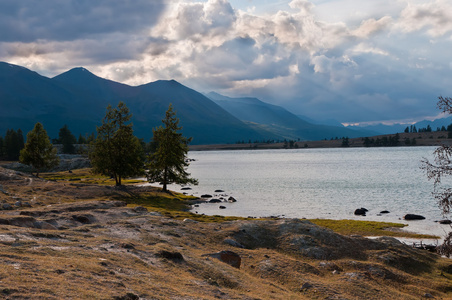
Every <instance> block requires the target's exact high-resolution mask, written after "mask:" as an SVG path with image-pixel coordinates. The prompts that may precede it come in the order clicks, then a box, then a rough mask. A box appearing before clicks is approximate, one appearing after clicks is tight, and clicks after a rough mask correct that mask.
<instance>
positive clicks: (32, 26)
mask: <svg viewBox="0 0 452 300" xmlns="http://www.w3.org/2000/svg"><path fill="white" fill-rule="evenodd" d="M164 8H165V6H164V1H163V0H150V1H149V0H135V1H133V2H132V1H122V0H96V1H90V0H67V1H59V0H44V1H34V0H21V1H16V0H2V1H1V2H0V41H3V42H25V43H29V42H35V41H38V40H59V41H70V40H76V39H84V38H92V37H93V36H98V35H102V34H111V33H117V32H122V33H129V34H130V33H137V31H141V30H145V29H147V28H149V27H150V26H152V25H153V24H155V23H156V22H157V21H158V17H159V15H160V14H161V13H162V11H163V9H164Z"/></svg>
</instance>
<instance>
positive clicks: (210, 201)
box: [209, 199, 222, 203]
mask: <svg viewBox="0 0 452 300" xmlns="http://www.w3.org/2000/svg"><path fill="white" fill-rule="evenodd" d="M221 202H222V201H221V200H220V199H210V200H209V203H221Z"/></svg>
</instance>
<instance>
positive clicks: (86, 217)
mask: <svg viewBox="0 0 452 300" xmlns="http://www.w3.org/2000/svg"><path fill="white" fill-rule="evenodd" d="M72 219H74V220H75V221H77V222H80V223H82V224H91V223H93V221H94V216H92V215H90V214H82V215H72Z"/></svg>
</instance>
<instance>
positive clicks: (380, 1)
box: [0, 0, 452, 124]
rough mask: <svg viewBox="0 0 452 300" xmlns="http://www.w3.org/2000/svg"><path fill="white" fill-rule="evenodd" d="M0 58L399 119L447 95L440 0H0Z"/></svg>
mask: <svg viewBox="0 0 452 300" xmlns="http://www.w3.org/2000/svg"><path fill="white" fill-rule="evenodd" d="M0 61H5V62H8V63H12V64H17V65H21V66H24V67H26V68H29V69H31V70H33V71H36V72H38V73H39V74H41V75H44V76H48V77H53V76H56V75H58V74H60V73H62V72H65V71H67V70H69V69H71V68H74V67H85V68H87V69H88V70H90V71H91V72H93V73H94V74H96V75H98V76H100V77H103V78H108V79H111V80H115V81H119V82H122V83H125V84H129V85H140V84H145V83H148V82H152V81H156V80H160V79H163V80H169V79H174V80H177V81H179V82H180V83H182V84H184V85H186V86H188V87H190V88H193V89H195V90H197V91H199V92H204V93H207V92H210V91H215V92H217V93H220V94H223V95H226V96H230V97H244V96H247V97H257V98H259V99H260V100H262V101H265V102H267V103H271V104H275V105H280V106H283V107H285V108H286V109H288V110H290V111H291V112H293V113H295V114H299V115H303V116H307V117H309V118H312V119H315V120H326V119H335V120H338V121H339V122H342V123H344V124H372V123H377V122H383V123H385V124H391V123H394V122H401V123H409V122H415V121H419V120H423V119H434V118H436V117H438V116H439V110H438V109H437V107H436V102H437V98H438V96H445V97H447V96H450V97H452V1H450V0H432V1H419V0H367V1H356V0H311V1H306V0H292V1H281V0H275V1H270V0H229V1H228V0H204V1H200V0H198V1H194V0H169V1H161V0H134V1H130V0H129V1H127V0H96V1H91V0H64V1H62V0H42V1H36V0H21V1H17V0H2V1H0Z"/></svg>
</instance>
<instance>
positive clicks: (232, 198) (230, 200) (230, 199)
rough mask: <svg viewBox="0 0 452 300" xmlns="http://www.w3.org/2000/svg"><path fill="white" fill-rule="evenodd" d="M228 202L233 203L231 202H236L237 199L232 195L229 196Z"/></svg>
mask: <svg viewBox="0 0 452 300" xmlns="http://www.w3.org/2000/svg"><path fill="white" fill-rule="evenodd" d="M228 202H231V203H233V202H237V200H236V199H235V198H234V197H229V198H228Z"/></svg>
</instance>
